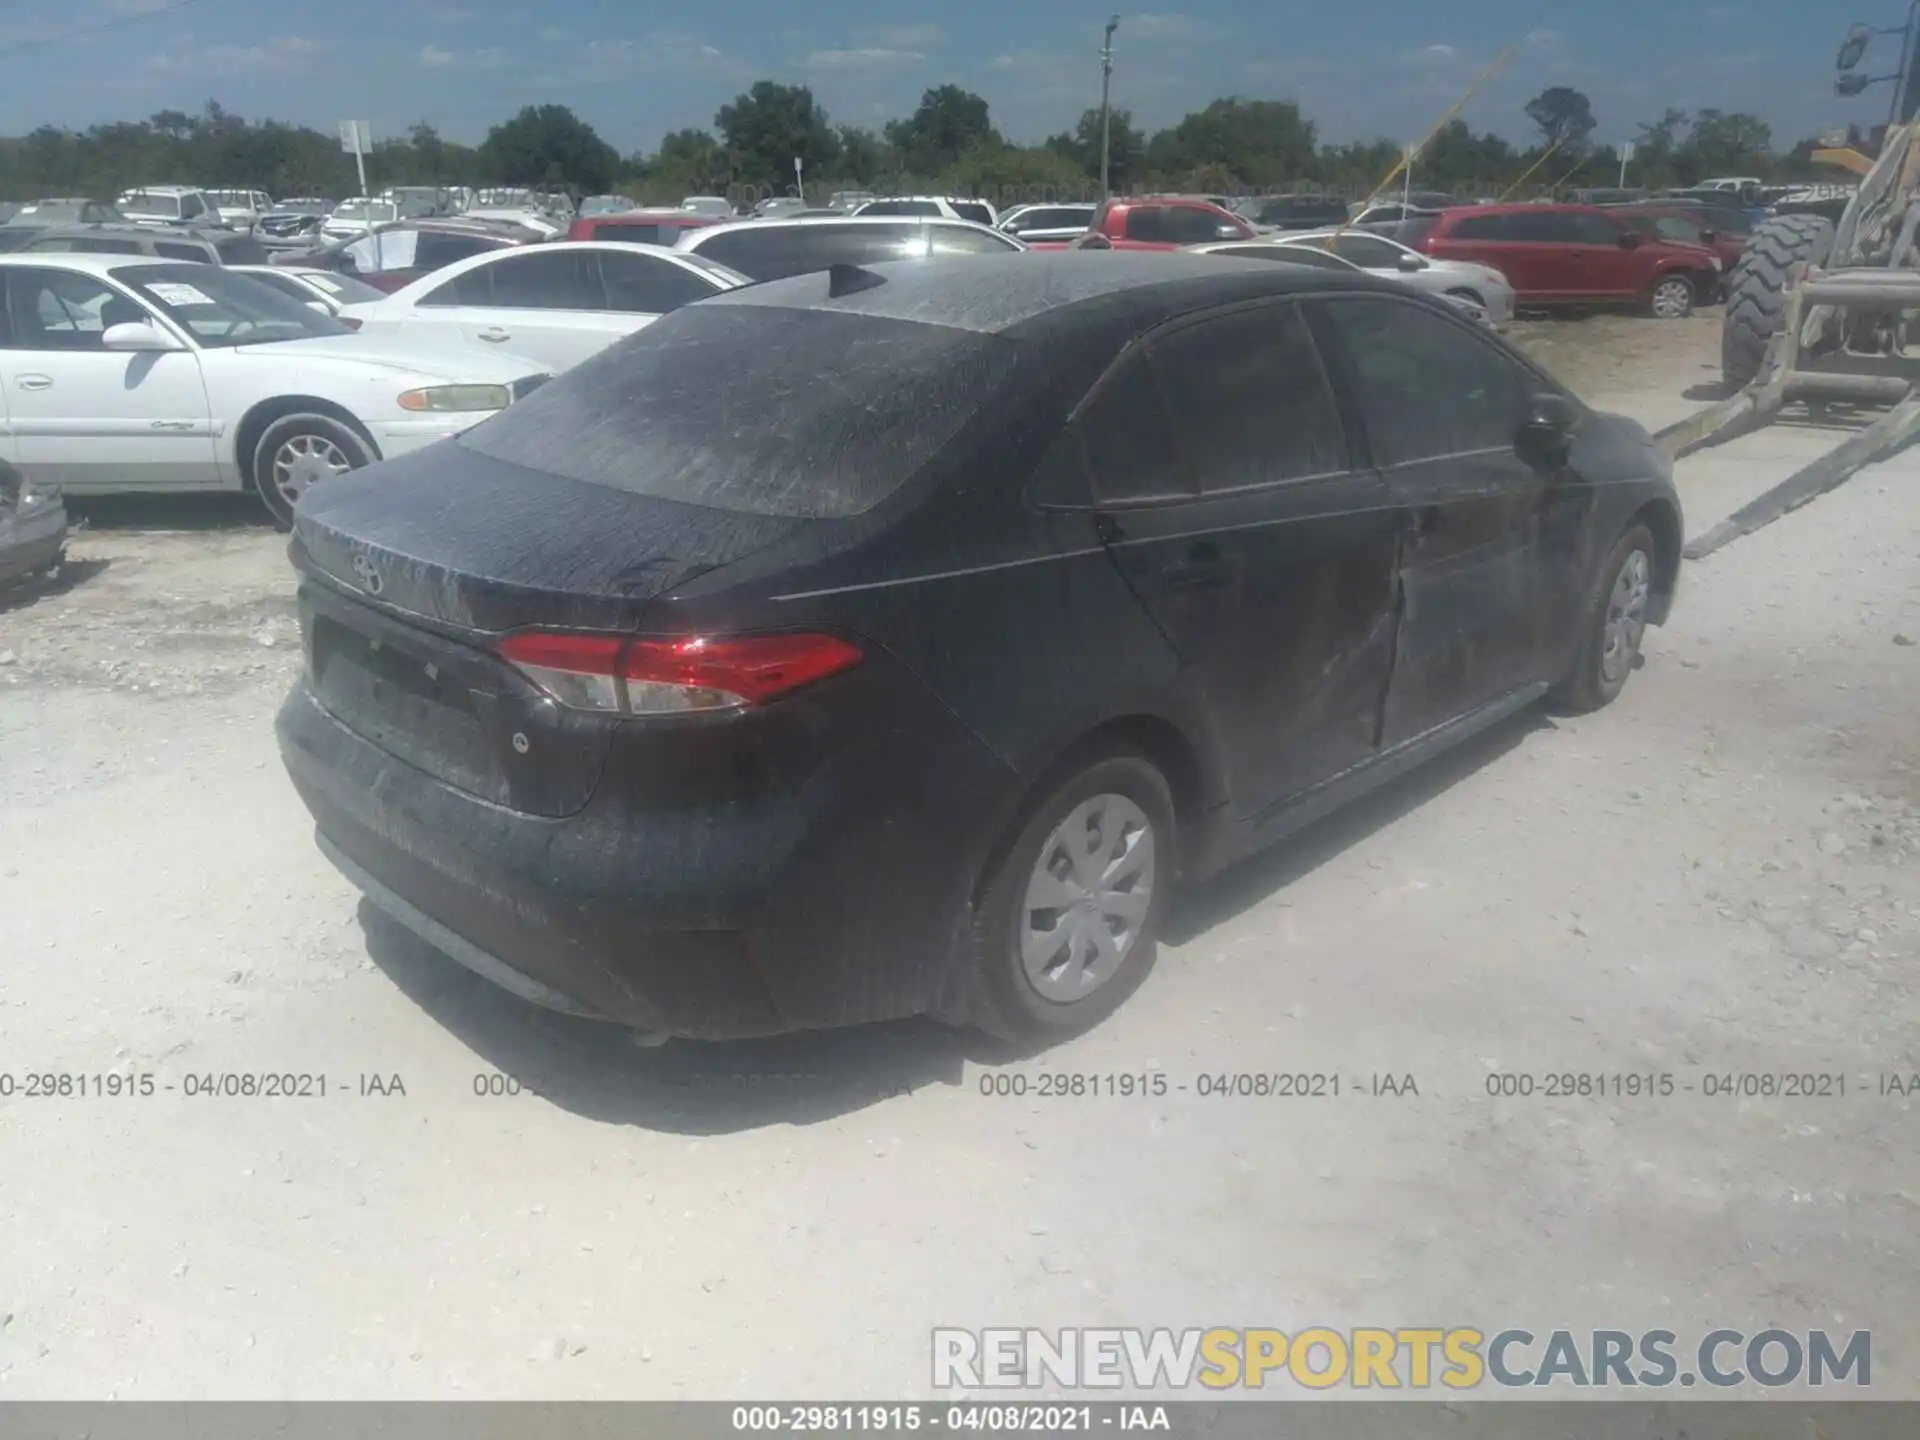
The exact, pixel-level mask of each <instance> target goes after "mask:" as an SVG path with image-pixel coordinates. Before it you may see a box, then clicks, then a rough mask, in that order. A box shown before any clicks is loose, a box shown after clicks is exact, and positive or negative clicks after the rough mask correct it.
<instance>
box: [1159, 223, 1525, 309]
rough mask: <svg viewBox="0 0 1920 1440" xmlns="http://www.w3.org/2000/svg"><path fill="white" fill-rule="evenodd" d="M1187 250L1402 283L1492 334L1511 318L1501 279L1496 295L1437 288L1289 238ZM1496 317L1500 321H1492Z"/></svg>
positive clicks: (1509, 290)
mask: <svg viewBox="0 0 1920 1440" xmlns="http://www.w3.org/2000/svg"><path fill="white" fill-rule="evenodd" d="M1341 238H1342V239H1345V238H1346V237H1344V236H1342V237H1341ZM1364 238H1367V239H1372V238H1374V237H1372V236H1367V237H1364ZM1187 248H1188V249H1189V250H1191V251H1194V252H1195V253H1197V254H1203V255H1227V256H1231V257H1233V258H1235V259H1241V260H1278V261H1281V262H1283V263H1287V264H1293V265H1311V266H1313V267H1315V268H1316V269H1322V270H1351V271H1356V272H1358V273H1360V274H1367V275H1378V276H1382V277H1384V278H1386V279H1390V280H1398V281H1401V282H1402V283H1408V284H1412V285H1414V287H1415V288H1416V289H1420V290H1426V291H1428V292H1429V293H1431V294H1435V295H1438V296H1440V297H1441V298H1442V299H1444V300H1446V301H1447V302H1448V303H1449V304H1451V305H1453V306H1454V307H1455V308H1456V309H1458V310H1460V311H1462V312H1463V313H1464V314H1466V315H1467V317H1468V318H1469V319H1472V320H1474V321H1476V322H1478V323H1479V324H1482V325H1485V326H1487V327H1488V328H1490V329H1493V330H1501V329H1504V328H1505V327H1506V325H1507V322H1508V321H1509V320H1511V319H1512V318H1513V287H1512V286H1510V285H1508V284H1507V283H1506V280H1505V277H1502V278H1501V280H1500V287H1501V289H1500V290H1498V291H1496V290H1495V289H1494V287H1493V285H1492V284H1491V283H1480V284H1478V285H1476V286H1474V287H1472V288H1468V287H1465V286H1452V287H1449V286H1445V285H1438V284H1421V283H1420V281H1419V279H1418V276H1419V275H1421V274H1423V273H1424V272H1421V271H1409V270H1402V269H1400V268H1399V267H1398V266H1394V267H1392V268H1375V267H1372V266H1366V265H1356V264H1355V263H1354V262H1353V261H1351V260H1347V259H1343V258H1341V256H1339V255H1337V254H1335V253H1333V252H1332V251H1330V250H1327V249H1323V248H1322V247H1320V246H1318V245H1311V244H1304V245H1303V244H1300V243H1298V242H1297V241H1296V240H1295V238H1294V237H1292V236H1288V237H1287V238H1286V239H1284V240H1283V239H1280V238H1278V237H1276V238H1274V239H1260V240H1220V241H1215V242H1213V243H1212V244H1207V245H1190V246H1188V247H1187ZM1417 258H1419V259H1422V260H1425V259H1426V257H1425V256H1424V255H1423V256H1419V257H1417ZM1429 263H1430V264H1432V265H1436V266H1437V265H1442V264H1447V263H1449V262H1447V261H1439V260H1436V261H1431V262H1429ZM1462 268H1471V269H1483V268H1485V267H1482V266H1471V267H1462ZM1495 273H1497V272H1495ZM1488 292H1493V297H1494V300H1495V303H1497V304H1500V305H1501V306H1502V307H1503V308H1501V309H1500V310H1499V311H1497V312H1496V311H1495V309H1494V308H1493V306H1492V305H1490V304H1488V303H1487V299H1486V296H1487V293H1488ZM1502 293H1504V295H1505V299H1504V301H1502V300H1500V298H1499V297H1500V295H1501V294H1502ZM1496 313H1497V315H1498V316H1499V317H1500V318H1496Z"/></svg>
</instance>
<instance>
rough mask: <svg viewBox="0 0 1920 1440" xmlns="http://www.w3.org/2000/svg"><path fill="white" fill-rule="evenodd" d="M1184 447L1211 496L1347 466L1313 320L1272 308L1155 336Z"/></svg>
mask: <svg viewBox="0 0 1920 1440" xmlns="http://www.w3.org/2000/svg"><path fill="white" fill-rule="evenodd" d="M1152 348H1153V366H1154V369H1155V370H1156V371H1157V372H1158V373H1159V376H1160V385H1161V389H1162V390H1163V391H1164V393H1165V395H1166V398H1167V405H1168V406H1169V408H1170V409H1171V410H1172V412H1173V415H1174V428H1175V433H1176V434H1177V435H1178V437H1179V441H1180V449H1181V452H1182V453H1183V454H1184V455H1185V457H1186V459H1187V462H1188V464H1189V466H1190V467H1191V469H1192V471H1193V474H1194V478H1195V480H1196V482H1197V483H1198V484H1199V487H1200V490H1201V492H1202V493H1203V494H1205V493H1209V492H1213V491H1221V490H1244V489H1247V488H1249V487H1251V486H1256V485H1270V484H1273V483H1275V482H1276V481H1281V480H1299V479H1303V478H1305V477H1307V476H1311V475H1332V474H1337V473H1339V472H1341V471H1344V470H1345V469H1346V468H1347V440H1346V433H1345V429H1344V427H1343V426H1342V424H1341V421H1340V412H1339V409H1338V407H1337V406H1336V405H1335V404H1334V400H1333V392H1332V391H1331V390H1330V389H1329V388H1328V386H1327V381H1326V377H1325V375H1324V374H1323V373H1322V371H1321V368H1320V357H1319V355H1318V353H1317V352H1316V351H1315V349H1314V345H1313V337H1312V336H1311V335H1309V334H1308V332H1307V326H1306V322H1305V321H1304V320H1302V319H1301V318H1300V312H1299V311H1298V310H1297V309H1295V308H1294V307H1293V306H1292V305H1263V306H1260V307H1257V308H1255V309H1251V310H1240V311H1236V312H1234V313H1232V314H1228V315H1220V316H1215V317H1213V318H1210V319H1206V320H1200V321H1197V322H1195V323H1194V324H1191V325H1183V326H1181V327H1180V328H1179V329H1178V330H1176V331H1174V332H1173V333H1172V334H1171V335H1168V336H1166V337H1165V338H1164V339H1159V340H1155V341H1154V342H1153V347H1152Z"/></svg>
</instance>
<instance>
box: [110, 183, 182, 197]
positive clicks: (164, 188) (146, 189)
mask: <svg viewBox="0 0 1920 1440" xmlns="http://www.w3.org/2000/svg"><path fill="white" fill-rule="evenodd" d="M120 193H121V194H122V195H197V194H199V193H200V187H199V186H198V185H135V186H133V187H131V188H130V189H126V190H122V191H121V192H120Z"/></svg>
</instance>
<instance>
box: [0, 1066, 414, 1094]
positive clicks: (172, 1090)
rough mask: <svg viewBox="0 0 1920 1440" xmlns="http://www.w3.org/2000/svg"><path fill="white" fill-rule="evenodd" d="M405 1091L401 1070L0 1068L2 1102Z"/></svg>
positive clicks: (399, 1092) (400, 1092) (402, 1092)
mask: <svg viewBox="0 0 1920 1440" xmlns="http://www.w3.org/2000/svg"><path fill="white" fill-rule="evenodd" d="M406 1093H407V1085H406V1081H405V1080H403V1079H402V1078H401V1077H400V1076H399V1075H398V1074H397V1073H388V1074H384V1075H382V1074H374V1073H367V1072H363V1073H360V1074H357V1075H345V1076H335V1075H324V1074H320V1073H319V1072H316V1071H278V1070H218V1071H214V1070H196V1071H188V1072H186V1073H185V1074H183V1075H180V1076H178V1077H173V1078H166V1079H163V1078H162V1077H160V1076H158V1075H154V1074H152V1073H150V1072H144V1071H135V1072H121V1071H76V1070H34V1071H26V1072H23V1073H20V1074H14V1073H12V1072H6V1071H0V1100H138V1099H146V1098H149V1097H152V1096H159V1095H179V1096H184V1097H186V1098H187V1099H201V1098H208V1099H215V1098H217V1099H227V1100H325V1099H328V1098H330V1097H332V1098H351V1099H372V1098H378V1099H386V1098H390V1097H393V1096H405V1095H406Z"/></svg>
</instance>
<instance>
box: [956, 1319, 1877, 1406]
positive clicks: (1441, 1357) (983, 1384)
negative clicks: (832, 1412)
mask: <svg viewBox="0 0 1920 1440" xmlns="http://www.w3.org/2000/svg"><path fill="white" fill-rule="evenodd" d="M933 1383H934V1387H935V1388H936V1389H939V1390H1023V1389H1045V1388H1054V1389H1067V1390H1080V1389H1093V1390H1115V1389H1122V1390H1129V1391H1136V1392H1137V1391H1142V1390H1186V1389H1191V1388H1194V1387H1199V1388H1200V1389H1202V1390H1212V1391H1221V1390H1233V1389H1246V1390H1261V1389H1266V1388H1268V1387H1270V1386H1271V1387H1279V1386H1298V1387H1301V1388H1303V1389H1307V1390H1330V1389H1333V1388H1335V1387H1340V1386H1344V1387H1347V1388H1349V1389H1355V1390H1403V1389H1404V1390H1428V1389H1433V1388H1435V1387H1442V1388H1444V1389H1447V1390H1454V1391H1460V1390H1474V1389H1478V1388H1480V1387H1482V1386H1484V1385H1487V1384H1489V1383H1491V1384H1493V1385H1497V1386H1502V1387H1506V1388H1520V1387H1527V1388H1538V1387H1542V1386H1566V1387H1571V1388H1577V1389H1586V1388H1609V1389H1611V1388H1615V1387H1618V1388H1622V1389H1641V1388H1651V1389H1662V1388H1665V1387H1668V1386H1676V1385H1677V1386H1683V1387H1685V1386H1694V1385H1708V1386H1712V1387H1715V1388H1718V1389H1731V1388H1733V1387H1736V1386H1742V1385H1759V1386H1764V1387H1768V1388H1778V1387H1781V1386H1787V1385H1809V1386H1826V1385H1841V1384H1844V1385H1851V1386H1854V1387H1856V1388H1859V1389H1865V1388H1866V1387H1868V1386H1869V1385H1871V1384H1872V1383H1873V1334H1872V1332H1871V1331H1868V1330H1855V1331H1853V1332H1852V1333H1851V1334H1849V1335H1847V1336H1846V1337H1845V1338H1844V1339H1838V1338H1836V1337H1835V1336H1832V1335H1829V1334H1828V1333H1827V1332H1826V1331H1825V1330H1809V1331H1806V1332H1805V1333H1804V1334H1803V1333H1801V1332H1798V1331H1793V1330H1779V1329H1768V1330H1760V1331H1757V1332H1755V1333H1753V1334H1751V1335H1749V1334H1748V1333H1746V1332H1745V1331H1741V1330H1714V1331H1711V1332H1709V1333H1708V1334H1707V1335H1705V1336H1703V1337H1702V1338H1701V1339H1700V1340H1699V1341H1697V1342H1695V1343H1693V1344H1690V1345H1689V1344H1683V1343H1682V1342H1681V1341H1680V1338H1679V1337H1678V1336H1677V1335H1675V1334H1674V1332H1673V1331H1671V1330H1646V1331H1641V1332H1639V1333H1637V1334H1636V1333H1633V1332H1629V1331H1626V1330H1592V1331H1586V1332H1577V1331H1572V1330H1553V1331H1549V1332H1546V1333H1543V1334H1540V1335H1536V1334H1534V1332H1532V1331H1530V1330H1520V1329H1509V1330H1500V1331H1495V1332H1493V1333H1492V1334H1491V1335H1489V1333H1488V1332H1486V1331H1483V1330H1475V1329H1471V1328H1468V1327H1465V1326H1460V1327H1454V1328H1448V1329H1441V1328H1438V1327H1436V1328H1432V1329H1418V1328H1400V1329H1393V1330H1379V1329H1369V1328H1365V1327H1360V1328H1355V1329H1351V1330H1335V1329H1331V1328H1325V1327H1318V1326H1316V1327H1313V1328H1310V1329H1306V1330H1300V1331H1297V1332H1295V1333H1294V1334H1292V1335H1288V1334H1287V1333H1285V1332H1284V1331H1280V1330H1262V1329H1212V1330H1165V1329H1159V1330H1119V1329H1107V1330H1091V1329H1082V1330H1076V1329H1065V1330H1057V1331H1050V1330H1034V1329H1025V1330H1020V1329H1005V1330H997V1329H987V1330H961V1329H957V1328H951V1327H942V1328H940V1329H936V1330H935V1331H934V1332H933Z"/></svg>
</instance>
